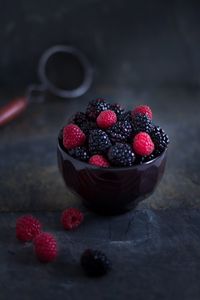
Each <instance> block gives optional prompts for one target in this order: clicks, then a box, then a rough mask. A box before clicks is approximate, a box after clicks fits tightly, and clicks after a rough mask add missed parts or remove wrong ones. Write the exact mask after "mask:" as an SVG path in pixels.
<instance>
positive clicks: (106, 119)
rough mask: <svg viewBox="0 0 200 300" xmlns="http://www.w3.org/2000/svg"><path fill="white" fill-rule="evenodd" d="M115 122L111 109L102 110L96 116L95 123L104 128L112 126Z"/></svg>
mask: <svg viewBox="0 0 200 300" xmlns="http://www.w3.org/2000/svg"><path fill="white" fill-rule="evenodd" d="M116 122H117V116H116V114H115V112H114V111H112V110H104V111H102V112H101V113H100V114H99V115H98V117H97V125H98V126H99V127H100V128H102V129H106V128H109V127H111V126H113V125H114V124H115V123H116Z"/></svg>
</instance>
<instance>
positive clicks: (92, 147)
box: [88, 129, 111, 155]
mask: <svg viewBox="0 0 200 300" xmlns="http://www.w3.org/2000/svg"><path fill="white" fill-rule="evenodd" d="M110 146H111V141H110V139H109V137H108V135H107V133H106V132H105V131H103V130H101V129H93V130H90V132H89V138H88V148H89V152H90V154H91V155H94V154H103V153H106V152H107V150H108V148H110Z"/></svg>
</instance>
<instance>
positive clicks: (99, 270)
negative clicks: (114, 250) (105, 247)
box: [80, 249, 111, 276]
mask: <svg viewBox="0 0 200 300" xmlns="http://www.w3.org/2000/svg"><path fill="white" fill-rule="evenodd" d="M80 262H81V266H82V268H83V269H84V271H85V273H86V274H87V275H88V276H102V275H104V274H106V273H107V272H108V271H109V270H110V269H111V262H110V260H109V259H108V258H107V257H106V255H105V254H104V253H103V252H101V251H98V250H91V249H87V250H85V251H84V252H83V254H82V256H81V261H80Z"/></svg>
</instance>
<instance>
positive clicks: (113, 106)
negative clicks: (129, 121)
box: [110, 103, 124, 120]
mask: <svg viewBox="0 0 200 300" xmlns="http://www.w3.org/2000/svg"><path fill="white" fill-rule="evenodd" d="M110 109H111V110H112V111H114V112H115V113H116V115H117V118H118V120H119V119H120V118H121V117H122V115H123V114H124V108H123V107H122V106H121V105H120V104H117V103H115V104H111V105H110Z"/></svg>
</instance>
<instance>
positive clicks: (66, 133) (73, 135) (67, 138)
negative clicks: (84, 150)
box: [63, 124, 86, 149]
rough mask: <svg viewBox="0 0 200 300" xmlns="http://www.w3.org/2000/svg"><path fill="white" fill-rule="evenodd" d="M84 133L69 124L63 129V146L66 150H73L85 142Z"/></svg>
mask: <svg viewBox="0 0 200 300" xmlns="http://www.w3.org/2000/svg"><path fill="white" fill-rule="evenodd" d="M85 138H86V137H85V134H84V132H83V131H82V130H81V129H80V128H79V127H78V126H77V125H75V124H69V125H67V126H65V127H64V128H63V145H64V147H65V148H66V149H73V148H75V147H78V146H81V145H83V144H84V142H85Z"/></svg>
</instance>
